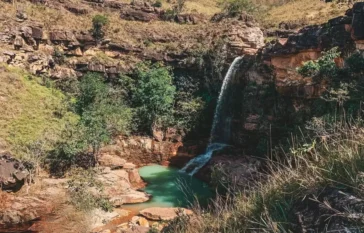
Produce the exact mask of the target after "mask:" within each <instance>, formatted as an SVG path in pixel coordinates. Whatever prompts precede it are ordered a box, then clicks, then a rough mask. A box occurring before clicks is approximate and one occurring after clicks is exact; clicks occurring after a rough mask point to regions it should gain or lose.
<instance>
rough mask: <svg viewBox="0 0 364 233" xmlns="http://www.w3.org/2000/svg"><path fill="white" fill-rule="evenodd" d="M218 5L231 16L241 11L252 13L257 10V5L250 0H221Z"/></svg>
mask: <svg viewBox="0 0 364 233" xmlns="http://www.w3.org/2000/svg"><path fill="white" fill-rule="evenodd" d="M218 5H219V6H220V7H221V8H222V10H223V12H224V13H226V14H227V15H229V16H232V17H235V16H237V15H238V14H240V13H242V12H243V11H246V12H248V13H252V12H255V11H256V10H257V6H256V5H255V4H254V3H253V2H252V1H251V0H221V1H219V3H218Z"/></svg>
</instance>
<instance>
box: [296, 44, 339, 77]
mask: <svg viewBox="0 0 364 233" xmlns="http://www.w3.org/2000/svg"><path fill="white" fill-rule="evenodd" d="M339 56H340V52H339V50H338V48H337V47H335V48H332V49H330V50H328V51H326V52H323V54H322V56H321V57H320V58H319V59H317V60H315V61H308V62H305V63H304V64H303V66H301V67H299V68H298V69H297V71H298V73H300V74H301V75H302V76H304V77H313V78H315V79H316V80H317V81H319V80H321V79H323V78H331V79H334V78H336V77H337V74H338V70H339V68H338V67H337V65H336V63H335V58H338V57H339Z"/></svg>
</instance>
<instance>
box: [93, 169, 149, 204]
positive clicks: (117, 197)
mask: <svg viewBox="0 0 364 233" xmlns="http://www.w3.org/2000/svg"><path fill="white" fill-rule="evenodd" d="M134 166H135V165H134ZM96 179H97V180H98V181H100V182H101V183H102V184H103V186H104V189H103V191H102V192H103V195H104V196H106V197H108V198H109V200H110V201H111V202H112V203H113V205H114V206H115V207H118V206H121V205H123V204H132V203H142V202H146V201H148V200H149V199H150V196H149V195H148V194H146V193H144V192H139V191H136V190H133V189H132V185H131V183H130V181H129V173H128V171H126V170H124V169H119V170H111V169H110V168H109V167H106V168H104V169H103V170H102V171H101V173H100V174H99V175H98V176H97V177H96Z"/></svg>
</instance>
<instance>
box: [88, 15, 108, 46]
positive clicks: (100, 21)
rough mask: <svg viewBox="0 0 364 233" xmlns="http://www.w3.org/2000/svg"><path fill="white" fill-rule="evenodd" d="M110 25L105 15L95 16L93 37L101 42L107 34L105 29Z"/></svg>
mask: <svg viewBox="0 0 364 233" xmlns="http://www.w3.org/2000/svg"><path fill="white" fill-rule="evenodd" d="M108 23H109V19H108V18H107V17H106V16H104V15H95V16H94V17H93V19H92V26H93V28H92V33H93V36H94V37H95V38H96V39H97V40H100V39H102V38H103V37H104V35H105V33H104V31H103V27H104V26H106V25H107V24H108Z"/></svg>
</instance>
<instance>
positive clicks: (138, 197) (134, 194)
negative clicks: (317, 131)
mask: <svg viewBox="0 0 364 233" xmlns="http://www.w3.org/2000/svg"><path fill="white" fill-rule="evenodd" d="M149 199H150V195H148V194H147V193H145V192H140V191H136V190H132V189H128V190H126V192H125V193H121V194H113V195H112V196H111V198H110V201H111V202H112V203H113V206H115V207H120V206H122V205H123V204H137V203H143V202H147V201H149Z"/></svg>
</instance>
